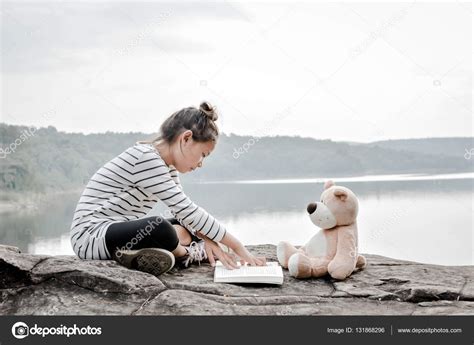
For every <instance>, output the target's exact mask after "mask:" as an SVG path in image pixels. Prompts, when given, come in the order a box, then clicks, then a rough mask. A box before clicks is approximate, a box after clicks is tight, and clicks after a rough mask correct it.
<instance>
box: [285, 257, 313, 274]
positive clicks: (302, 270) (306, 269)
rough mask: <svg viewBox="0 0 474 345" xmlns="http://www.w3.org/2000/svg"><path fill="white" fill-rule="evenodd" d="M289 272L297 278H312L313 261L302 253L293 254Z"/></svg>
mask: <svg viewBox="0 0 474 345" xmlns="http://www.w3.org/2000/svg"><path fill="white" fill-rule="evenodd" d="M288 270H289V271H290V275H291V276H293V277H295V278H300V279H301V278H310V277H311V272H312V265H311V259H310V258H309V257H308V256H306V255H304V254H301V253H296V254H293V255H292V256H291V257H290V259H289V260H288Z"/></svg>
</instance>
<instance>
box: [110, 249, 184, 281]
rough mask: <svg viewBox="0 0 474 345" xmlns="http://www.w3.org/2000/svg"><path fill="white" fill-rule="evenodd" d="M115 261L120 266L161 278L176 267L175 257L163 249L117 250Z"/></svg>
mask: <svg viewBox="0 0 474 345" xmlns="http://www.w3.org/2000/svg"><path fill="white" fill-rule="evenodd" d="M114 260H115V261H117V262H118V263H119V264H121V265H123V266H125V267H127V268H131V269H135V270H138V271H142V272H146V273H150V274H153V275H154V276H159V275H160V274H163V273H166V272H168V271H169V270H170V269H172V268H173V266H174V263H175V261H174V255H173V254H172V253H171V252H169V251H167V250H166V249H161V248H143V249H137V250H117V251H116V252H115V257H114Z"/></svg>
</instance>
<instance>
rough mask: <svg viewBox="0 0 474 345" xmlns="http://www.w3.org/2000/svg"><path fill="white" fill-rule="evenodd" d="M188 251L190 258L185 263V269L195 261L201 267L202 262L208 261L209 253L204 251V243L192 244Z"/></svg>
mask: <svg viewBox="0 0 474 345" xmlns="http://www.w3.org/2000/svg"><path fill="white" fill-rule="evenodd" d="M187 250H188V257H187V258H186V260H185V261H184V266H185V267H188V266H189V264H191V263H193V262H194V261H197V262H198V263H199V265H201V261H202V260H206V259H207V253H206V250H205V249H204V241H202V242H199V243H198V242H196V241H193V242H191V244H190V245H189V247H188V248H187Z"/></svg>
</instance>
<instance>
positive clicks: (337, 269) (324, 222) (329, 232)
mask: <svg viewBox="0 0 474 345" xmlns="http://www.w3.org/2000/svg"><path fill="white" fill-rule="evenodd" d="M307 211H308V214H309V217H310V219H311V221H312V222H313V223H314V224H315V225H316V226H318V227H320V228H321V229H320V230H319V231H318V232H317V233H316V234H315V235H314V236H313V237H312V238H311V239H310V240H309V241H308V242H307V243H306V244H305V245H304V246H303V247H301V248H296V247H294V246H293V245H291V244H290V243H289V242H280V243H279V244H278V246H277V257H278V261H279V262H280V265H281V266H282V267H284V268H288V270H289V272H290V275H292V276H293V277H295V278H310V277H322V276H324V275H326V274H329V275H330V276H331V277H332V278H334V279H337V280H344V279H346V278H347V277H349V276H350V275H351V274H352V272H354V271H355V270H356V269H363V268H365V267H366V265H367V260H366V259H365V258H364V257H363V256H362V255H359V254H358V249H357V241H358V238H357V237H358V236H357V213H358V211H359V202H358V200H357V197H356V196H355V194H354V193H353V192H352V191H351V190H350V189H349V188H346V187H342V186H336V185H335V184H334V182H333V181H331V180H329V181H326V183H325V184H324V190H323V192H322V194H321V200H320V201H319V202H312V203H310V204H309V205H308V207H307Z"/></svg>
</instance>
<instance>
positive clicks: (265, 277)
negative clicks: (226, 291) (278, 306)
mask: <svg viewBox="0 0 474 345" xmlns="http://www.w3.org/2000/svg"><path fill="white" fill-rule="evenodd" d="M237 265H238V266H239V268H234V269H233V270H228V269H227V268H225V267H224V265H223V264H222V262H220V261H217V262H216V268H215V271H214V282H216V283H262V284H277V285H281V284H283V271H282V269H281V266H280V265H279V264H278V262H267V266H241V265H240V263H237Z"/></svg>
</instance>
